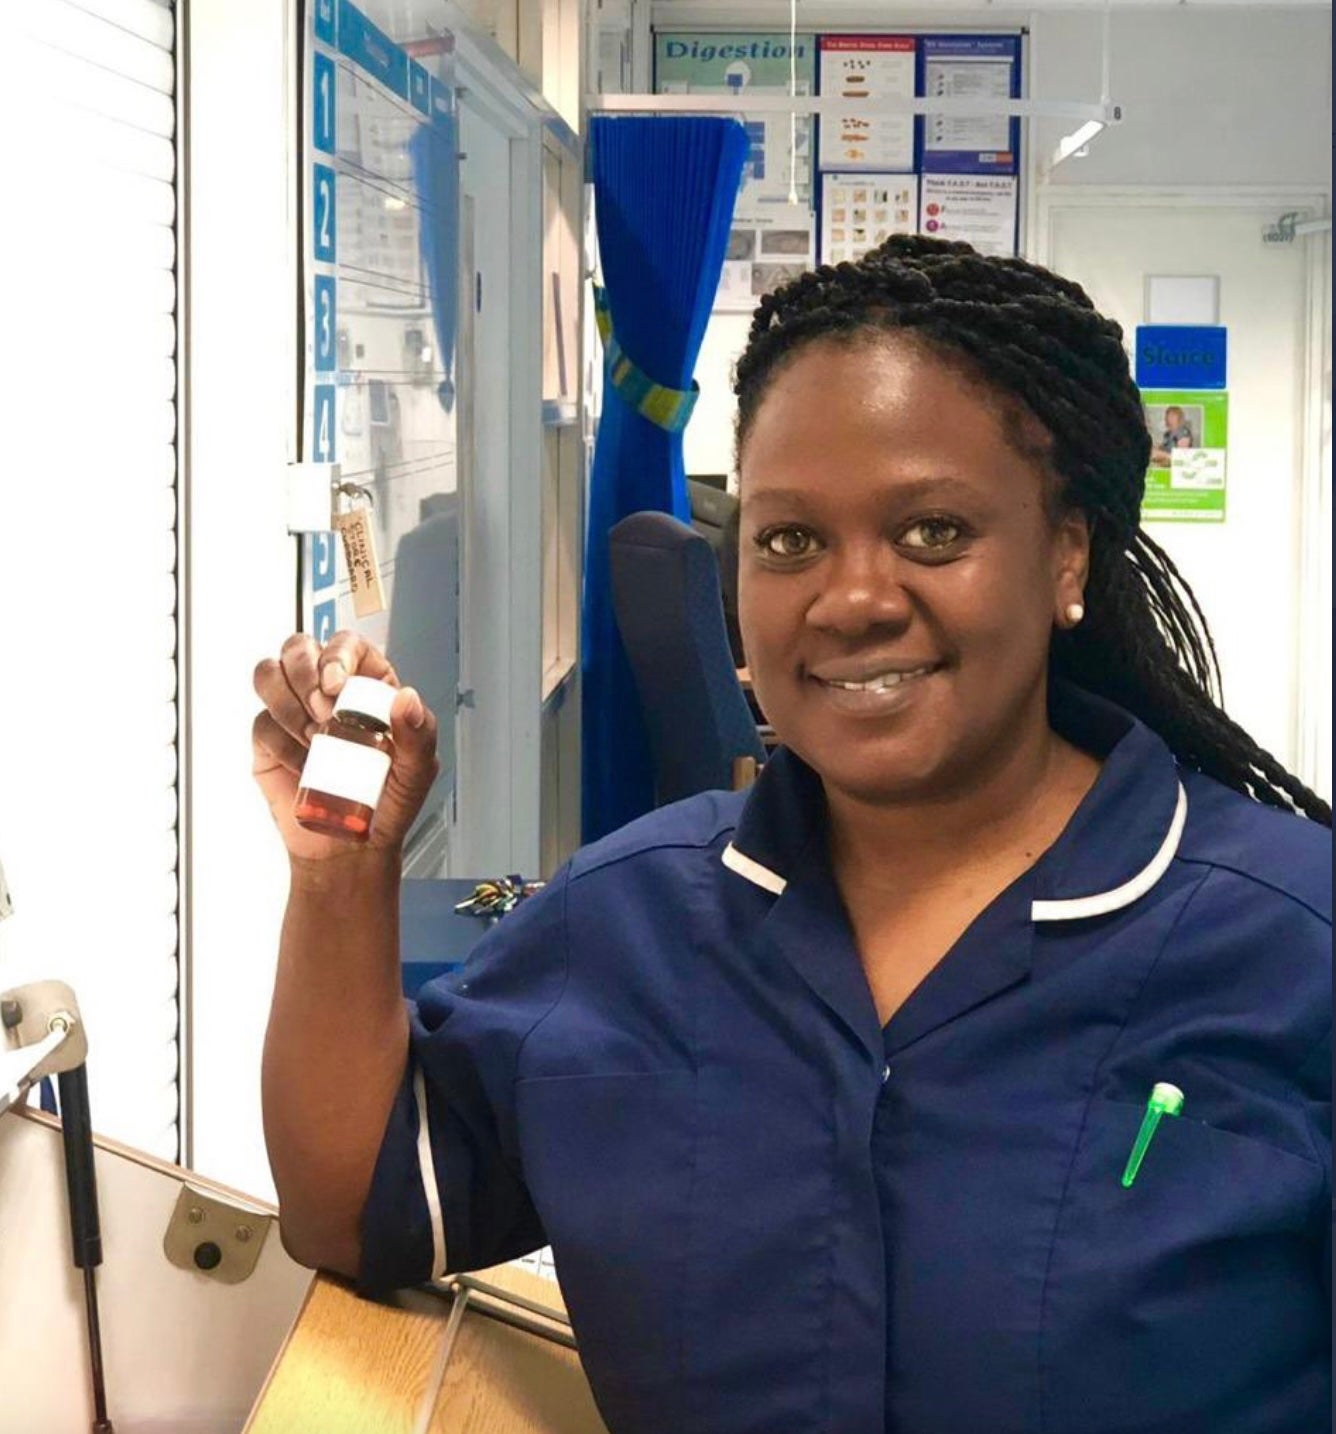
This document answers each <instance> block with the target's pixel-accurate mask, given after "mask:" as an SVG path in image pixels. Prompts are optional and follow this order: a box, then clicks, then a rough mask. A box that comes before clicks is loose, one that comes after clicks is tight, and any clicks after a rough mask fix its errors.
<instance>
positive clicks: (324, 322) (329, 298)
mask: <svg viewBox="0 0 1336 1434" xmlns="http://www.w3.org/2000/svg"><path fill="white" fill-rule="evenodd" d="M337 352H338V345H337V342H336V333H335V319H334V276H333V275H332V274H317V275H316V278H315V371H316V372H317V373H332V372H333V371H334V369H335V368H336V367H337V361H336V354H337Z"/></svg>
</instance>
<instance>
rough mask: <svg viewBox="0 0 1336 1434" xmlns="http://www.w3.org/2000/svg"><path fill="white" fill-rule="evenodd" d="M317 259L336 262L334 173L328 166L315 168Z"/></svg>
mask: <svg viewBox="0 0 1336 1434" xmlns="http://www.w3.org/2000/svg"><path fill="white" fill-rule="evenodd" d="M312 212H313V215H314V218H315V257H316V258H317V259H319V260H321V261H323V262H324V263H326V264H332V263H333V262H334V171H333V170H332V169H330V167H329V166H328V165H327V164H317V165H316V166H315V181H314V206H313V210H312Z"/></svg>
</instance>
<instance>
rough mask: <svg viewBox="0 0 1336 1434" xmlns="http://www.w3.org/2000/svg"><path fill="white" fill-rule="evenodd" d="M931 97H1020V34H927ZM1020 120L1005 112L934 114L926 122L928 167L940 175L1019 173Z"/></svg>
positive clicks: (926, 82)
mask: <svg viewBox="0 0 1336 1434" xmlns="http://www.w3.org/2000/svg"><path fill="white" fill-rule="evenodd" d="M921 43H922V63H923V85H922V89H923V95H924V97H925V98H927V99H938V98H942V99H961V100H974V99H978V100H986V101H993V100H996V101H998V102H1005V101H1006V100H1009V99H1015V98H1017V97H1018V96H1019V95H1020V72H1021V67H1020V44H1021V42H1020V37H1019V36H1018V35H925V36H924V37H923V40H922V42H921ZM1019 145H1020V121H1019V120H1018V119H1011V118H1009V117H1008V116H1006V115H1003V114H999V115H944V114H932V113H929V114H927V115H925V116H924V121H923V168H924V169H925V170H935V171H937V172H938V173H945V174H950V173H956V174H960V173H965V174H1015V173H1016V168H1017V164H1016V160H1017V150H1018V148H1019Z"/></svg>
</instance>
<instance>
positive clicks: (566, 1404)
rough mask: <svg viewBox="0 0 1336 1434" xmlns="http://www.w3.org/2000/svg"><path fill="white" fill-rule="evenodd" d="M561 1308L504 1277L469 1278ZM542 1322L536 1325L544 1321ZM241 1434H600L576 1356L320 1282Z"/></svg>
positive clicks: (510, 1270)
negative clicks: (358, 1295) (380, 1301)
mask: <svg viewBox="0 0 1336 1434" xmlns="http://www.w3.org/2000/svg"><path fill="white" fill-rule="evenodd" d="M476 1278H477V1279H478V1280H480V1281H485V1282H486V1283H487V1284H491V1285H496V1286H499V1287H501V1288H503V1289H507V1290H510V1291H512V1292H514V1293H516V1294H520V1295H523V1296H525V1297H527V1298H528V1299H531V1300H535V1301H537V1302H538V1303H539V1304H544V1305H548V1306H554V1307H557V1308H562V1305H561V1296H560V1292H559V1291H558V1289H557V1286H556V1285H554V1284H552V1283H551V1282H550V1281H548V1280H543V1279H539V1278H538V1277H537V1276H536V1275H532V1274H530V1273H529V1272H528V1271H527V1270H522V1269H519V1268H517V1267H515V1266H511V1265H504V1266H500V1267H498V1268H496V1269H493V1270H488V1271H484V1272H480V1273H479V1274H478V1275H477V1277H476ZM540 1322H542V1321H540ZM244 1434H607V1430H606V1427H605V1426H604V1424H603V1422H602V1420H601V1419H600V1418H599V1415H598V1410H597V1409H596V1408H595V1405H594V1400H593V1395H592V1394H591V1393H590V1392H589V1385H588V1383H587V1382H586V1380H585V1376H584V1371H583V1370H582V1369H581V1367H580V1361H579V1358H578V1356H577V1355H576V1354H575V1353H574V1352H573V1351H572V1350H568V1349H563V1348H561V1347H560V1346H559V1345H556V1344H553V1343H550V1342H549V1341H547V1340H545V1339H542V1338H540V1337H539V1336H538V1335H536V1334H530V1333H528V1332H526V1331H524V1330H519V1329H513V1328H510V1327H508V1326H506V1325H503V1324H498V1323H497V1322H496V1321H494V1320H492V1319H489V1318H488V1317H487V1316H485V1315H482V1314H478V1313H472V1312H470V1309H469V1307H468V1305H466V1306H465V1308H464V1311H463V1314H462V1316H458V1315H455V1314H454V1311H453V1309H452V1306H451V1304H450V1303H449V1302H447V1301H444V1300H441V1299H438V1298H436V1297H435V1296H433V1295H431V1294H427V1293H422V1292H419V1291H403V1292H401V1293H400V1294H398V1295H396V1296H395V1297H394V1299H393V1300H392V1301H389V1302H385V1303H378V1302H373V1301H370V1300H363V1299H359V1298H358V1297H357V1296H356V1295H355V1294H354V1293H353V1292H352V1290H351V1289H350V1288H349V1287H348V1286H346V1285H345V1284H343V1283H342V1282H341V1281H338V1280H334V1279H330V1278H328V1277H327V1276H325V1275H321V1276H318V1277H317V1279H316V1280H315V1282H314V1284H313V1285H312V1287H311V1290H310V1293H309V1295H308V1297H307V1301H306V1304H305V1306H304V1307H303V1309H302V1312H301V1314H300V1315H299V1316H298V1319H297V1323H296V1324H295V1325H294V1326H293V1328H292V1332H291V1333H290V1334H289V1336H288V1339H287V1343H286V1344H285V1345H284V1347H283V1349H282V1351H281V1352H280V1354H279V1357H278V1360H277V1362H276V1363H275V1365H274V1368H273V1371H272V1372H271V1374H270V1377H269V1380H268V1382H267V1383H266V1385H265V1388H264V1390H263V1391H262V1392H261V1395H260V1398H259V1401H258V1402H257V1403H256V1406H255V1409H254V1411H253V1412H252V1414H251V1418H250V1421H249V1423H247V1425H246V1428H245V1431H244Z"/></svg>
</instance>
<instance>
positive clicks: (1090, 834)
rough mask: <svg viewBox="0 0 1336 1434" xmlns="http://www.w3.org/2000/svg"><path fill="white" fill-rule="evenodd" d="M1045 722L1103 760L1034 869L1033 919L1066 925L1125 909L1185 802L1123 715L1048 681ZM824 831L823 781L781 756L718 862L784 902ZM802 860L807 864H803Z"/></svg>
mask: <svg viewBox="0 0 1336 1434" xmlns="http://www.w3.org/2000/svg"><path fill="white" fill-rule="evenodd" d="M1049 718H1050V721H1051V722H1052V724H1053V727H1054V729H1055V730H1056V731H1057V732H1059V733H1060V734H1061V735H1062V736H1064V737H1066V738H1067V739H1068V741H1070V742H1073V743H1074V744H1075V745H1077V746H1078V747H1081V748H1082V749H1083V750H1085V751H1087V752H1090V753H1092V754H1093V755H1095V756H1097V757H1099V758H1101V759H1102V762H1103V766H1102V767H1101V769H1100V774H1099V777H1098V778H1097V779H1096V781H1095V784H1094V786H1093V787H1092V788H1091V789H1090V791H1089V792H1088V793H1087V794H1086V796H1085V797H1084V799H1083V800H1082V802H1081V804H1080V806H1079V807H1078V808H1077V809H1076V812H1075V813H1074V814H1073V816H1072V819H1071V820H1070V821H1069V822H1068V823H1067V826H1066V828H1065V829H1064V830H1063V832H1062V834H1061V836H1059V838H1058V840H1057V841H1056V842H1055V843H1054V844H1053V846H1052V847H1050V848H1049V850H1048V851H1047V852H1045V853H1044V855H1043V856H1042V857H1041V858H1040V860H1039V862H1038V863H1037V864H1036V866H1035V868H1034V878H1035V885H1034V899H1033V901H1032V903H1031V907H1030V919H1031V920H1032V921H1036V922H1039V921H1071V920H1079V919H1082V918H1085V917H1090V916H1102V915H1105V914H1107V913H1109V912H1112V911H1118V910H1120V909H1121V908H1123V907H1125V906H1130V905H1131V904H1132V903H1133V902H1134V901H1136V900H1137V899H1138V898H1139V897H1141V896H1143V895H1145V894H1146V892H1148V891H1150V889H1151V888H1152V887H1153V886H1154V885H1155V883H1156V882H1157V881H1158V880H1159V879H1160V877H1161V876H1163V875H1164V873H1165V871H1167V870H1168V868H1169V864H1170V863H1171V862H1172V861H1173V859H1174V854H1175V853H1176V852H1177V850H1178V843H1179V840H1180V839H1181V837H1182V834H1183V825H1184V822H1185V820H1186V818H1187V797H1186V794H1185V793H1184V791H1183V787H1182V784H1181V782H1180V781H1179V779H1178V769H1177V767H1176V765H1175V763H1174V758H1173V755H1172V753H1170V751H1169V749H1168V747H1167V746H1165V744H1164V742H1163V740H1162V739H1161V738H1160V737H1159V736H1158V735H1157V734H1156V733H1155V732H1153V731H1151V729H1150V728H1149V727H1147V726H1145V724H1144V723H1142V722H1140V721H1138V720H1137V719H1136V718H1135V717H1133V716H1132V714H1131V713H1129V712H1125V711H1124V710H1123V709H1122V708H1121V707H1116V706H1115V705H1114V704H1113V703H1111V702H1107V701H1105V700H1104V699H1103V698H1099V697H1095V696H1093V695H1092V694H1091V693H1088V692H1085V691H1083V690H1081V689H1080V688H1078V687H1074V686H1072V685H1071V684H1070V683H1065V682H1058V681H1055V682H1053V683H1052V684H1051V687H1050V693H1049ZM824 824H825V793H824V790H823V789H822V786H821V780H820V778H819V777H818V776H817V775H816V773H815V772H814V771H813V770H812V768H811V767H809V766H808V765H807V764H806V763H805V762H804V761H803V760H802V759H801V758H800V757H798V756H796V755H795V754H794V753H793V752H791V751H789V750H788V749H787V748H783V747H781V748H779V749H777V750H776V752H775V753H774V755H773V756H772V757H771V759H770V760H769V761H768V762H767V763H766V765H765V766H764V767H763V768H762V770H761V774H760V776H759V777H758V778H757V780H756V782H755V784H754V785H753V787H752V789H751V791H750V792H749V793H748V795H747V800H746V803H745V805H744V806H743V809H742V813H741V816H740V818H739V820H738V825H737V828H736V830H735V832H734V835H733V840H732V841H731V842H730V843H729V844H728V845H727V846H726V847H725V848H724V852H723V862H724V865H725V866H726V867H728V868H729V870H731V871H733V872H736V873H737V875H738V876H740V877H743V878H744V879H745V880H747V881H750V882H752V883H754V884H755V885H757V886H759V887H762V888H763V889H764V890H766V891H769V892H772V893H773V894H775V895H776V896H778V895H781V894H782V893H783V892H784V890H785V888H786V887H787V886H788V884H789V882H790V881H791V880H792V879H794V878H796V877H797V876H798V875H799V874H800V873H801V872H802V870H803V867H804V864H805V862H807V861H810V860H811V853H812V848H811V843H812V842H813V841H814V840H816V839H817V838H819V837H820V835H821V832H822V830H823V829H824ZM804 853H806V856H804Z"/></svg>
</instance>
